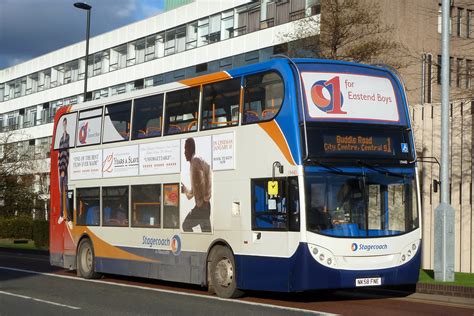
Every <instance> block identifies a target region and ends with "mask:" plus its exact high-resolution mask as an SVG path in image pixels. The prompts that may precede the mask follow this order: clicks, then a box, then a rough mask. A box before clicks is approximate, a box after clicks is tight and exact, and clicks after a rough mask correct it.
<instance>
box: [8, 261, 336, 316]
mask: <svg viewBox="0 0 474 316" xmlns="http://www.w3.org/2000/svg"><path fill="white" fill-rule="evenodd" d="M0 269H3V270H10V271H17V272H23V273H30V274H38V275H44V276H51V277H55V278H62V279H70V280H76V281H83V282H92V283H99V284H109V285H115V286H120V287H128V288H135V289H141V290H148V291H155V292H161V293H167V294H177V295H182V296H192V297H199V298H205V299H212V300H218V301H226V302H229V303H235V304H245V305H253V306H260V307H267V308H273V309H280V310H286V311H295V312H304V313H308V314H314V315H326V316H333V315H337V314H332V313H326V312H319V311H312V310H308V309H302V308H294V307H285V306H278V305H271V304H263V303H256V302H248V301H241V300H235V299H227V298H221V297H217V296H209V295H203V294H195V293H185V292H177V291H172V290H164V289H155V288H149V287H146V286H140V285H131V284H122V283H115V282H110V281H103V280H87V279H82V278H79V277H72V276H68V275H59V274H54V273H45V272H37V271H32V270H23V269H16V268H10V267H2V266H0Z"/></svg>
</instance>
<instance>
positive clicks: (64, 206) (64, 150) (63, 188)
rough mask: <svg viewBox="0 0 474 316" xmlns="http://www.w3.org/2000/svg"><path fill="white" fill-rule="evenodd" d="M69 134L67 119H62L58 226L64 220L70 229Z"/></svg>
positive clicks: (59, 157)
mask: <svg viewBox="0 0 474 316" xmlns="http://www.w3.org/2000/svg"><path fill="white" fill-rule="evenodd" d="M68 148H69V134H68V133H67V118H66V117H64V119H63V134H62V136H61V139H60V141H59V156H58V166H59V196H60V199H61V200H60V203H59V205H60V211H59V218H58V224H61V223H62V222H63V221H64V220H65V219H66V221H67V225H68V226H69V228H71V229H72V214H70V213H71V211H70V207H69V199H68V198H67V196H66V195H67V178H68V174H67V169H68V165H69V149H68Z"/></svg>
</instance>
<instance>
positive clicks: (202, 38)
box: [197, 18, 209, 47]
mask: <svg viewBox="0 0 474 316" xmlns="http://www.w3.org/2000/svg"><path fill="white" fill-rule="evenodd" d="M208 43H209V18H204V19H200V20H199V21H198V38H197V46H198V47H200V46H204V45H207V44H208Z"/></svg>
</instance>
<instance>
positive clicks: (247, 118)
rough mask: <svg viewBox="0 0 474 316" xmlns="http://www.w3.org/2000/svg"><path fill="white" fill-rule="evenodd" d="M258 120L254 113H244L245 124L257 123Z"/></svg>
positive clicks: (256, 114)
mask: <svg viewBox="0 0 474 316" xmlns="http://www.w3.org/2000/svg"><path fill="white" fill-rule="evenodd" d="M259 120H260V119H259V117H258V113H257V112H255V111H245V116H244V121H245V122H246V123H252V122H258V121H259Z"/></svg>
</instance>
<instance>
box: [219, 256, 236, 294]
mask: <svg viewBox="0 0 474 316" xmlns="http://www.w3.org/2000/svg"><path fill="white" fill-rule="evenodd" d="M215 276H216V281H217V283H218V285H220V286H222V287H229V286H230V285H231V284H232V281H233V279H234V268H233V266H232V262H231V261H230V259H229V258H222V259H221V260H220V261H219V262H218V263H217V265H216V273H215Z"/></svg>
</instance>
